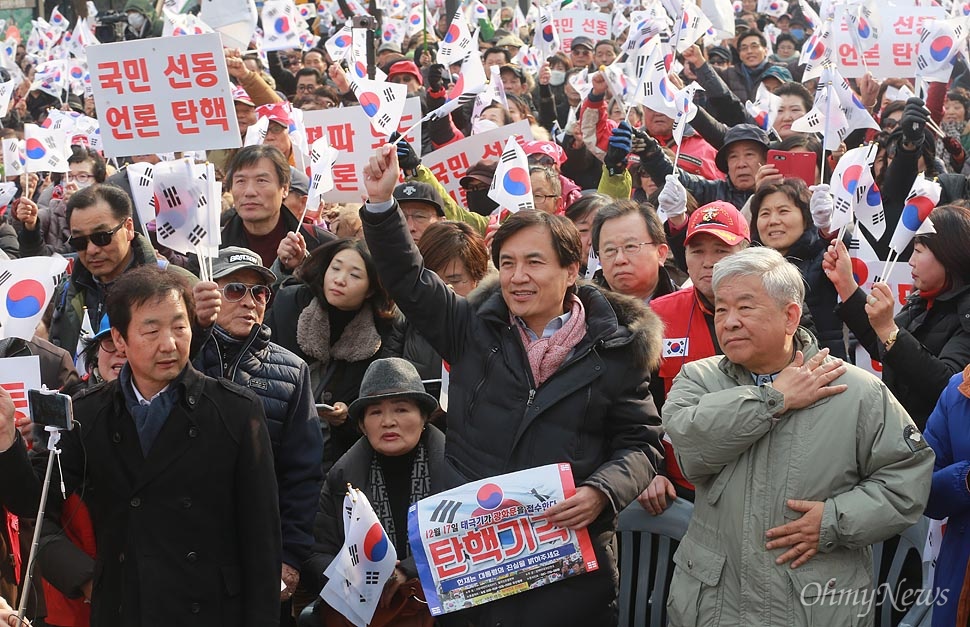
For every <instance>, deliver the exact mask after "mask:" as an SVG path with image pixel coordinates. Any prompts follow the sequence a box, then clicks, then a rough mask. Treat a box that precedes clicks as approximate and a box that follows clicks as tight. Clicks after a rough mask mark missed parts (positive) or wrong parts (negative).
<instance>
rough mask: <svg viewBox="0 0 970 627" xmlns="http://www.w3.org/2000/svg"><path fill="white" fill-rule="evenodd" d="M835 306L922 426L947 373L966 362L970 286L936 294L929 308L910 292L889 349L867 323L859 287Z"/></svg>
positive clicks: (969, 356)
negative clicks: (897, 333) (893, 342)
mask: <svg viewBox="0 0 970 627" xmlns="http://www.w3.org/2000/svg"><path fill="white" fill-rule="evenodd" d="M837 311H838V314H839V316H841V317H842V319H843V320H845V323H846V324H847V325H848V326H849V329H850V330H852V332H853V333H855V335H856V337H857V338H858V339H859V343H860V344H862V346H863V347H864V348H865V349H866V350H867V351H869V354H870V355H871V356H872V358H873V359H876V360H878V361H881V362H882V366H883V370H882V380H883V381H884V382H885V384H886V385H887V386H888V387H889V390H890V391H891V392H892V393H893V395H894V396H895V397H896V398H897V399H898V400H899V402H900V403H901V404H902V405H903V407H904V408H905V409H906V411H907V412H909V415H910V416H911V417H912V419H913V422H915V423H916V425H917V426H918V427H919V428H920V430H921V431H922V430H923V429H924V428H925V427H926V420H927V418H929V416H930V414H931V413H932V412H933V408H934V407H936V402H937V400H938V399H939V398H940V394H942V393H943V390H944V389H945V388H946V386H947V383H948V382H949V381H950V377H952V376H953V375H955V374H956V373H958V372H962V371H963V369H964V368H965V367H966V366H967V364H968V363H970V286H962V287H959V288H953V289H950V290H948V291H946V292H944V293H943V294H941V295H939V296H937V297H936V299H935V300H934V302H933V306H932V307H931V308H930V309H929V310H927V309H926V301H925V300H924V299H922V298H920V297H919V293H918V292H916V293H914V294H913V295H911V296H910V297H909V301H908V302H907V303H906V305H905V306H904V307H903V308H902V310H901V311H900V312H899V314H898V315H897V316H896V326H898V327H899V335H898V336H897V337H896V343H895V344H894V345H893V347H892V348H891V349H890V350H889V351H886V349H885V346H884V345H883V343H882V342H880V341H879V337H878V336H877V335H876V332H875V331H874V330H873V329H872V325H870V324H869V317H868V315H867V314H866V293H865V292H863V291H862V289H861V288H860V289H857V290H856V291H855V293H854V294H852V296H850V297H849V300H847V301H845V302H844V303H842V304H841V305H840V306H839V307H838V310H837Z"/></svg>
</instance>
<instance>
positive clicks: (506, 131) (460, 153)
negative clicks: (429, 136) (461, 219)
mask: <svg viewBox="0 0 970 627" xmlns="http://www.w3.org/2000/svg"><path fill="white" fill-rule="evenodd" d="M512 135H521V136H522V137H523V138H524V141H531V140H532V128H531V127H530V126H529V122H528V120H519V121H518V122H515V123H513V124H509V125H507V126H503V127H501V128H497V129H493V130H491V131H487V132H485V133H478V134H475V135H472V136H470V137H466V138H465V139H460V140H458V141H456V142H452V143H450V144H448V145H446V146H442V147H441V148H438V149H437V150H435V151H434V152H432V153H430V154H428V155H427V156H426V157H424V158H422V159H421V162H422V163H424V165H426V166H428V169H429V170H431V171H432V172H433V173H434V175H435V178H436V179H438V182H439V183H441V185H442V186H443V187H444V188H445V191H447V192H448V195H449V196H451V197H452V198H454V199H455V202H457V203H458V204H459V205H461V206H462V207H468V199H467V198H466V196H465V189H464V188H463V187H462V186H461V185H460V181H461V179H462V178H463V177H464V176H465V174H466V173H467V172H468V168H470V167H472V166H473V165H475V164H476V163H478V162H479V161H482V160H486V161H498V160H499V158H500V157H501V156H502V150H503V149H504V148H505V142H506V141H507V140H508V138H509V137H511V136H512Z"/></svg>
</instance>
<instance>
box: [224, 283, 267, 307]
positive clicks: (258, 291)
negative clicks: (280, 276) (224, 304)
mask: <svg viewBox="0 0 970 627" xmlns="http://www.w3.org/2000/svg"><path fill="white" fill-rule="evenodd" d="M219 291H220V292H222V295H223V296H225V297H226V300H227V301H228V302H230V303H237V302H239V301H241V300H242V299H243V298H245V297H246V292H250V293H252V295H253V300H254V301H256V303H257V304H259V305H265V304H266V303H268V302H269V297H270V296H272V295H273V290H271V289H270V288H268V287H267V286H265V285H246V284H245V283H226V284H225V286H223V287H221V288H219Z"/></svg>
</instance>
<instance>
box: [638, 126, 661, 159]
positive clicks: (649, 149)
mask: <svg viewBox="0 0 970 627" xmlns="http://www.w3.org/2000/svg"><path fill="white" fill-rule="evenodd" d="M633 137H634V138H635V141H634V142H633V143H634V149H635V152H636V155H637V156H638V157H640V162H641V163H642V162H644V161H646V160H648V159H651V158H653V157H654V156H655V155H656V154H657V153H659V152H660V144H658V143H657V140H656V139H654V138H653V136H652V135H648V134H647V133H644V132H643V131H641V130H639V129H633Z"/></svg>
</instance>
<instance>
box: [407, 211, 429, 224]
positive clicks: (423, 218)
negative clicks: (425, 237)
mask: <svg viewBox="0 0 970 627" xmlns="http://www.w3.org/2000/svg"><path fill="white" fill-rule="evenodd" d="M431 217H432V216H431V214H430V213H425V212H424V211H405V212H404V219H405V220H411V221H413V222H415V223H417V224H426V223H428V222H430V221H431Z"/></svg>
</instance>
